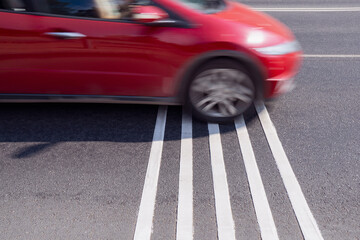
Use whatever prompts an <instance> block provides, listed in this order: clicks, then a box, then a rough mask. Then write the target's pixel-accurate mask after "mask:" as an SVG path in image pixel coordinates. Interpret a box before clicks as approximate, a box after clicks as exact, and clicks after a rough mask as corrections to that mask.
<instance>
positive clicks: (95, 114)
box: [0, 103, 256, 158]
mask: <svg viewBox="0 0 360 240" xmlns="http://www.w3.org/2000/svg"><path fill="white" fill-rule="evenodd" d="M157 110H158V106H156V105H125V104H59V103H50V104H49V103H47V104H40V103H38V104H35V103H28V104H20V103H6V104H5V103H2V104H0V143H2V142H4V143H6V142H33V143H34V145H31V146H26V147H24V148H21V149H18V150H17V151H16V152H15V153H14V155H13V157H14V158H26V157H31V156H33V155H36V154H37V153H40V152H42V151H44V150H47V149H48V148H50V147H52V146H54V145H55V144H57V143H60V142H80V141H83V142H97V141H110V142H129V143H130V142H132V143H136V142H151V141H152V137H153V131H154V126H155V121H156V116H157ZM181 111H182V108H181V106H171V107H169V110H168V115H167V127H166V131H172V132H173V134H168V135H167V139H166V141H172V140H179V139H180V138H181V135H180V131H181V124H179V121H180V122H181ZM254 117H256V111H255V109H254V108H253V107H252V108H250V110H249V111H248V112H247V113H246V114H245V119H246V120H247V121H250V120H251V119H253V118H254ZM178 118H179V119H178ZM193 121H194V122H195V123H196V124H197V125H204V126H206V123H203V122H199V121H198V120H196V119H193ZM228 125H229V126H230V125H233V124H228ZM194 126H195V124H194ZM225 126H226V125H225ZM174 128H177V129H174ZM204 129H205V130H203V131H197V134H196V135H194V138H197V137H205V136H208V132H207V130H206V128H204ZM224 129H225V131H233V128H231V127H228V128H226V127H225V128H224Z"/></svg>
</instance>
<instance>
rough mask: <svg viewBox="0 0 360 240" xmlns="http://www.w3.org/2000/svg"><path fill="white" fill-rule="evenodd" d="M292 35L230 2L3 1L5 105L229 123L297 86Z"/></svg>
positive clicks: (297, 55) (0, 73)
mask: <svg viewBox="0 0 360 240" xmlns="http://www.w3.org/2000/svg"><path fill="white" fill-rule="evenodd" d="M300 62H301V49H300V46H299V44H298V42H297V41H296V39H295V38H294V35H293V34H292V33H291V31H290V30H288V29H287V28H286V27H285V26H283V25H282V24H281V23H279V22H278V21H276V20H274V19H273V18H271V17H269V16H267V15H265V14H263V13H259V12H256V11H254V10H251V9H250V8H248V7H247V6H245V5H242V4H240V3H237V2H232V1H227V0H121V1H119V0H0V83H1V84H0V101H24V102H28V101H35V102H38V101H50V102H58V101H67V102H101V103H151V104H182V105H184V106H185V107H186V109H187V110H188V111H191V112H192V114H193V115H194V116H195V117H197V118H199V119H202V120H205V121H211V122H227V121H232V120H233V119H234V118H235V117H237V116H239V115H240V114H242V113H244V111H246V110H247V109H248V108H249V107H250V106H251V104H252V103H253V102H254V101H255V100H257V99H267V98H273V97H275V96H277V95H279V94H282V93H284V92H286V91H288V90H289V89H291V88H292V86H293V78H294V76H295V74H296V73H297V71H298V68H299V65H300Z"/></svg>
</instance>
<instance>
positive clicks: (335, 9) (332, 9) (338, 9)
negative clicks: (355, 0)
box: [253, 7, 360, 12]
mask: <svg viewBox="0 0 360 240" xmlns="http://www.w3.org/2000/svg"><path fill="white" fill-rule="evenodd" d="M253 9H255V10H257V11H263V12H360V7H317V8H303V7H299V8H295V7H288V8H286V7H284V8H253Z"/></svg>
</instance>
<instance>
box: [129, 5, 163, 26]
mask: <svg viewBox="0 0 360 240" xmlns="http://www.w3.org/2000/svg"><path fill="white" fill-rule="evenodd" d="M132 12H133V15H132V18H133V19H134V20H135V21H136V22H140V23H153V22H156V21H161V20H165V19H168V18H169V15H168V14H167V13H166V12H165V11H164V10H162V9H160V8H158V7H155V6H135V7H134V8H133V9H132Z"/></svg>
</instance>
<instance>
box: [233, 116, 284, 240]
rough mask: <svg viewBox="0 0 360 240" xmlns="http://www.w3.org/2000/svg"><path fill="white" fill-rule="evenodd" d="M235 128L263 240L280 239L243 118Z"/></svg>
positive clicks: (237, 120)
mask: <svg viewBox="0 0 360 240" xmlns="http://www.w3.org/2000/svg"><path fill="white" fill-rule="evenodd" d="M235 127H236V132H237V136H238V139H239V145H240V149H241V153H242V156H243V159H244V164H245V169H246V174H247V178H248V181H249V186H250V192H251V196H252V199H253V203H254V208H255V213H256V217H257V220H258V223H259V227H260V232H261V239H262V240H276V239H279V236H278V234H277V230H276V226H275V222H274V218H273V216H272V213H271V209H270V206H269V202H268V199H267V197H266V193H265V189H264V184H263V182H262V180H261V175H260V171H259V168H258V166H257V163H256V159H255V154H254V151H253V148H252V146H251V141H250V137H249V133H248V131H247V129H246V125H245V121H244V118H243V116H241V117H239V118H238V119H236V120H235Z"/></svg>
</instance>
